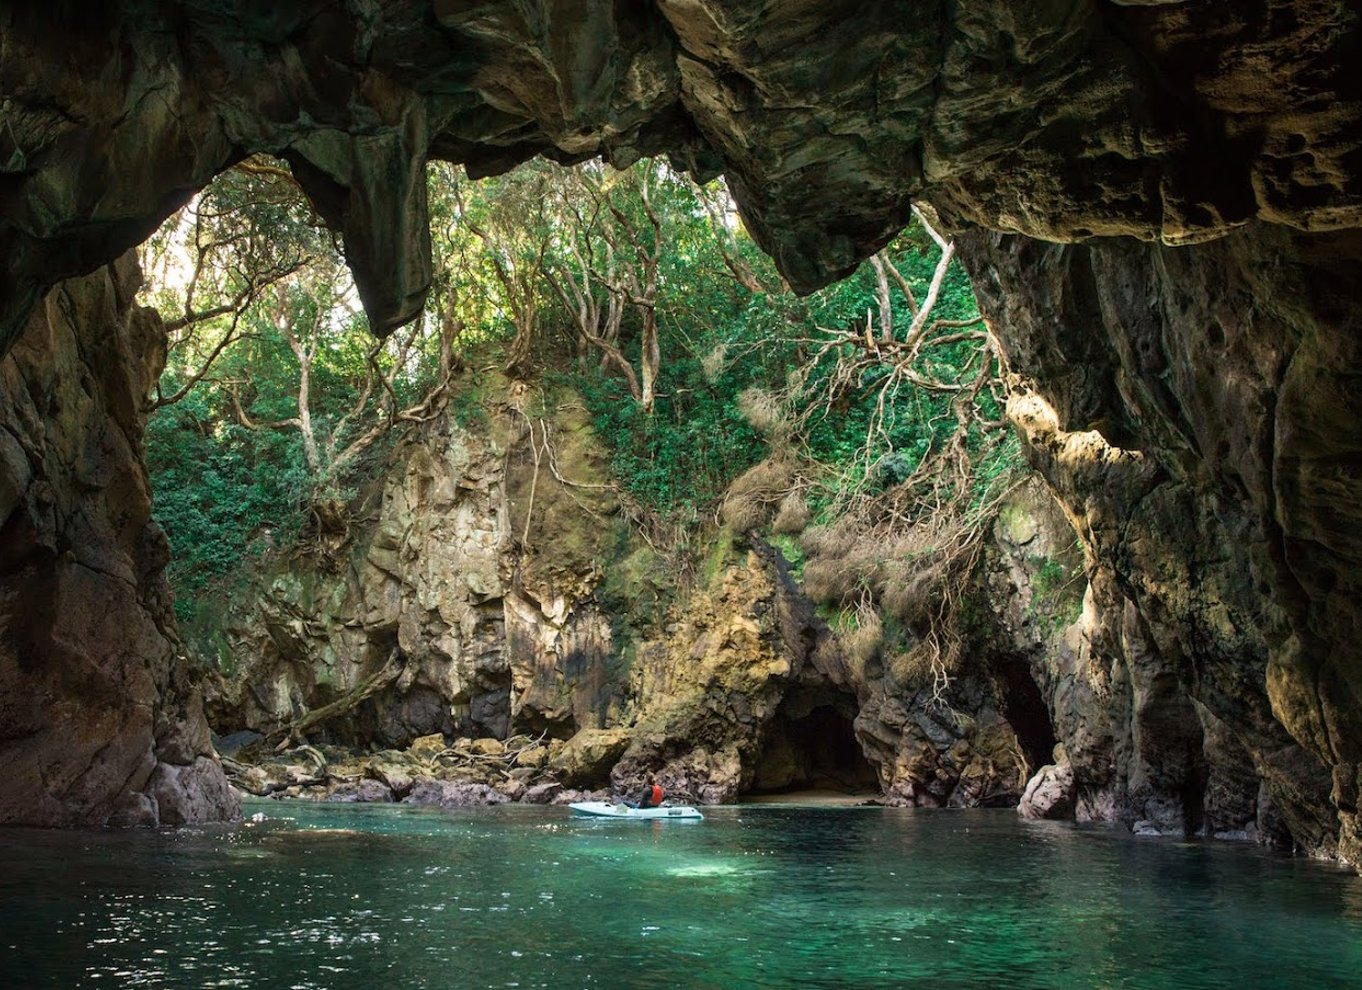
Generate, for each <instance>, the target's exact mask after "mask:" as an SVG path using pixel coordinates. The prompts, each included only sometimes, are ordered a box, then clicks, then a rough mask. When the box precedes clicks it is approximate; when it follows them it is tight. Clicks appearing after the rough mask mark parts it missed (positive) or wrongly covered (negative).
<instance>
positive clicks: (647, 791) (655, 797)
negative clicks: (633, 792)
mask: <svg viewBox="0 0 1362 990" xmlns="http://www.w3.org/2000/svg"><path fill="white" fill-rule="evenodd" d="M666 796H667V792H666V791H664V790H663V789H662V785H661V784H659V783H657V782H656V781H649V782H648V783H646V784H644V785H643V790H642V791H640V792H639V795H638V798H637V799H636V800H633V801H625V802H624V803H625V804H627V805H628V806H629V807H631V808H660V807H661V806H662V801H663V799H664V798H665V797H666Z"/></svg>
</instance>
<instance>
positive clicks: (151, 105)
mask: <svg viewBox="0 0 1362 990" xmlns="http://www.w3.org/2000/svg"><path fill="white" fill-rule="evenodd" d="M0 35H2V36H3V44H0V100H3V102H2V103H0V107H2V108H3V109H2V116H3V119H0V352H2V351H3V350H4V349H6V348H7V347H8V346H9V343H10V342H11V341H12V339H13V337H14V335H15V334H16V333H17V332H18V330H19V329H20V328H21V327H22V325H23V322H24V319H25V317H26V315H27V313H28V312H29V311H30V310H31V308H32V306H33V305H34V303H35V302H36V300H37V299H38V298H40V296H41V295H42V293H43V292H44V291H45V290H46V289H47V288H48V287H49V286H51V285H52V284H54V283H55V282H56V281H58V280H59V279H61V278H64V277H68V276H71V275H75V274H79V273H83V272H87V271H90V270H92V269H93V268H95V267H97V266H98V265H100V264H102V263H104V262H107V261H110V260H112V259H113V258H115V257H117V256H118V255H119V254H121V253H122V252H123V251H124V250H126V249H127V248H129V247H131V246H133V245H134V244H136V243H138V242H140V241H141V240H142V239H144V238H145V237H146V236H147V235H148V234H150V233H151V231H152V230H154V229H155V227H156V226H157V224H159V223H160V222H161V220H163V219H164V218H165V217H166V216H167V215H169V213H170V212H172V211H173V210H174V209H176V208H177V207H178V206H180V205H181V204H182V203H184V202H185V200H186V199H187V198H188V197H189V196H190V195H192V193H193V192H194V191H195V190H197V189H200V188H202V187H203V186H204V185H205V184H206V183H207V182H208V181H209V180H210V179H211V178H212V177H213V176H214V175H215V174H217V173H218V172H220V171H222V170H223V169H225V168H227V167H229V166H230V165H231V164H233V163H234V162H236V161H238V160H239V159H241V158H242V157H243V156H245V155H248V154H251V153H254V152H270V153H272V154H276V155H280V156H282V157H283V158H285V159H287V160H288V162H289V163H290V165H291V166H292V168H293V170H294V173H295V175H296V176H297V178H298V180H299V181H300V182H301V183H302V185H303V187H304V188H305V189H306V191H307V192H308V194H309V195H310V196H311V197H312V199H313V200H314V202H315V203H316V205H317V207H318V209H319V210H320V211H321V213H322V214H323V215H324V216H325V218H326V219H327V221H328V222H329V223H331V224H332V225H333V226H334V227H336V228H337V229H338V230H340V231H341V232H342V233H343V235H344V239H345V246H346V254H347V257H348V260H349V263H350V265H351V267H352V268H353V270H354V273H355V278H356V281H357V283H358V286H359V289H360V293H361V295H362V297H363V300H364V304H365V306H366V308H367V309H368V311H369V314H370V317H371V320H372V323H373V326H374V327H375V329H376V330H377V331H378V332H380V333H382V332H386V331H388V330H390V329H392V328H393V327H395V326H398V325H400V324H401V323H403V322H405V321H407V320H409V319H411V318H412V317H414V316H415V314H416V313H417V312H418V311H419V309H420V307H421V305H422V301H423V300H424V297H425V294H426V292H427V291H428V289H429V286H430V261H429V243H428V239H429V234H428V224H427V219H426V204H425V183H424V178H423V174H424V165H425V162H426V161H427V160H428V159H431V158H437V159H444V160H449V161H455V162H462V163H465V164H466V165H467V167H468V170H469V172H470V173H471V174H473V175H475V176H477V175H487V174H492V173H496V172H500V171H504V170H506V169H508V168H511V167H512V166H514V165H515V164H517V163H518V162H521V161H523V160H525V159H527V158H530V157H532V156H534V155H544V156H547V157H550V158H554V159H557V160H559V161H564V162H571V161H578V160H582V159H586V158H590V157H593V156H598V155H599V156H603V157H605V158H606V159H608V160H610V161H612V162H614V163H616V164H618V165H625V164H628V163H629V162H632V161H634V160H635V159H637V158H638V157H639V156H641V155H652V154H659V153H666V154H668V155H670V156H671V157H672V159H673V160H674V161H675V162H676V163H677V165H678V166H680V167H682V168H686V169H689V170H690V171H692V172H693V173H694V174H696V175H698V176H701V177H704V176H709V175H713V174H715V173H717V172H719V171H720V170H722V171H724V172H725V173H726V174H727V176H728V178H729V180H730V183H731V185H732V187H733V191H734V194H735V196H736V198H737V200H738V202H739V204H740V206H741V209H742V212H743V216H744V218H745V220H746V222H747V224H748V226H749V228H750V229H751V231H752V233H753V234H754V236H755V237H756V238H757V240H758V241H759V242H760V244H761V245H762V246H763V247H764V248H765V249H766V250H767V251H768V252H770V253H771V255H772V256H773V257H774V258H775V259H776V261H777V263H778V264H779V266H780V268H781V270H782V271H783V272H784V273H785V275H786V277H787V278H788V279H789V280H790V282H791V284H792V285H794V286H795V287H796V288H797V289H801V290H811V289H813V288H816V287H818V286H820V285H822V284H824V283H826V282H829V281H831V280H833V279H836V278H837V277H839V276H841V275H843V274H845V273H847V272H848V271H849V270H850V269H851V268H852V267H853V266H854V265H855V264H856V263H857V262H858V261H859V260H860V259H861V258H863V257H865V256H866V255H868V254H870V253H871V252H873V251H875V250H876V249H877V248H879V247H880V246H881V245H883V244H884V243H885V242H886V241H887V240H888V239H889V238H890V237H891V236H892V235H893V234H894V233H895V232H896V231H897V230H899V229H900V228H901V227H902V226H903V225H904V224H905V223H906V221H907V219H908V216H909V203H910V201H911V200H913V199H926V200H930V201H931V202H932V203H933V204H934V205H935V206H936V207H937V208H938V210H939V211H941V213H942V214H943V215H944V217H945V219H946V221H947V222H948V223H951V224H956V225H959V224H977V225H982V226H986V227H991V228H994V229H997V230H1002V231H1012V232H1020V233H1025V234H1028V235H1031V236H1035V237H1041V238H1047V239H1054V240H1073V239H1082V238H1086V237H1091V236H1111V235H1131V236H1134V237H1137V238H1141V239H1145V240H1154V239H1161V240H1163V241H1164V242H1166V243H1170V244H1180V243H1187V242H1195V241H1198V240H1202V239H1206V238H1211V237H1215V236H1217V235H1219V234H1222V233H1224V232H1226V231H1227V230H1229V229H1231V228H1233V227H1235V226H1236V225H1239V224H1243V223H1245V222H1246V221H1249V220H1251V219H1253V218H1261V219H1263V220H1266V221H1269V222H1271V223H1275V224H1285V225H1288V226H1291V227H1295V228H1299V229H1304V230H1315V229H1328V228H1337V227H1344V226H1354V225H1357V224H1358V222H1359V217H1360V216H1362V98H1360V97H1362V73H1358V72H1357V71H1356V65H1357V56H1358V55H1359V54H1362V42H1360V41H1359V28H1358V23H1357V13H1356V11H1355V9H1354V7H1353V5H1350V4H1343V3H1335V2H1319V0H1313V2H1312V0H1296V2H1289V0H1244V2H1241V3H1235V4H1223V3H1214V2H1209V0H1188V2H1172V3H1169V2H1152V0H1151V2H1136V0H1122V2H1116V0H1045V2H1035V3H1025V4H1017V3H1014V2H1010V0H961V2H952V3H945V2H931V0H898V2H888V0H886V2H880V3H863V2H846V0H834V2H826V0H820V2H817V3H811V2H808V0H773V2H767V3H761V4H753V3H750V2H747V0H656V2H651V3H649V2H640V3H629V4H622V3H616V2H613V0H610V2H607V0H573V2H562V0H539V2H533V3H511V2H498V0H493V2H470V0H437V2H435V3H421V2H414V0H395V2H387V3H381V4H380V3H372V2H359V0H351V2H347V3H334V2H320V0H285V2H268V3H266V2H261V0H236V2H232V0H212V2H208V0H191V2H181V3H170V2H157V0H122V2H110V3H104V4H95V5H91V4H85V3H78V2H74V0H54V2H50V3H45V4H25V3H6V4H5V5H4V6H3V8H0Z"/></svg>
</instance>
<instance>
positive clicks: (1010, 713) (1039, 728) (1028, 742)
mask: <svg viewBox="0 0 1362 990" xmlns="http://www.w3.org/2000/svg"><path fill="white" fill-rule="evenodd" d="M992 667H993V677H994V681H995V686H996V688H997V698H998V705H999V709H1000V710H1001V712H1002V716H1003V718H1004V719H1006V720H1007V724H1008V725H1010V726H1011V727H1012V731H1013V732H1014V733H1016V735H1017V742H1018V743H1019V744H1020V745H1021V748H1022V753H1023V754H1024V755H1025V756H1026V762H1027V765H1028V766H1029V767H1030V769H1031V772H1033V773H1034V772H1035V771H1036V769H1037V768H1039V767H1043V766H1045V765H1046V764H1048V763H1050V762H1051V760H1053V758H1054V756H1053V754H1054V749H1055V743H1056V742H1057V741H1058V739H1057V738H1056V736H1055V726H1054V722H1053V721H1052V720H1051V718H1050V707H1049V705H1047V704H1046V701H1045V696H1044V694H1042V693H1041V689H1040V685H1038V684H1037V683H1036V679H1035V677H1034V676H1033V675H1032V673H1031V665H1030V664H1029V663H1028V662H1027V660H1026V658H1025V657H1023V656H1021V655H1019V654H1011V653H1009V654H1005V655H1003V656H1001V657H994V658H993V661H992Z"/></svg>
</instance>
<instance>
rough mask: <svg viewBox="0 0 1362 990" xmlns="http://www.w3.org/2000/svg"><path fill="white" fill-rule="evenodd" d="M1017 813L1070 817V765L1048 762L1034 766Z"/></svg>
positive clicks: (1056, 817)
mask: <svg viewBox="0 0 1362 990" xmlns="http://www.w3.org/2000/svg"><path fill="white" fill-rule="evenodd" d="M1017 813H1018V814H1019V815H1021V816H1022V817H1023V818H1054V819H1069V818H1073V815H1074V772H1073V768H1072V767H1071V766H1069V764H1067V763H1052V764H1050V765H1048V766H1043V767H1041V768H1040V769H1039V770H1037V771H1036V772H1035V774H1034V775H1033V776H1032V777H1031V779H1030V780H1029V781H1028V782H1027V784H1026V792H1025V793H1024V794H1023V795H1022V799H1021V803H1020V804H1019V805H1017Z"/></svg>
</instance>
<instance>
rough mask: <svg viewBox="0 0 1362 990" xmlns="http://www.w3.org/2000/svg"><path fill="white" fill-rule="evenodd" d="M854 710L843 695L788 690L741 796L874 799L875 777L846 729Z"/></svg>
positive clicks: (851, 700) (853, 704) (852, 732)
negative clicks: (828, 794) (827, 794)
mask: <svg viewBox="0 0 1362 990" xmlns="http://www.w3.org/2000/svg"><path fill="white" fill-rule="evenodd" d="M856 711H857V708H856V702H855V699H854V698H852V697H851V696H850V695H847V694H842V693H840V692H835V691H830V690H826V689H824V690H811V689H796V690H794V691H792V692H791V693H790V694H788V695H787V696H786V698H785V700H784V701H783V702H781V705H780V707H779V708H778V709H777V710H776V714H775V717H774V718H772V719H771V722H770V724H769V725H768V726H767V727H766V733H765V737H764V739H763V741H762V747H761V753H760V755H759V757H758V759H757V765H756V767H755V769H754V772H753V774H752V781H751V783H750V784H749V785H748V787H747V788H746V791H745V792H746V793H748V794H782V793H789V792H791V791H801V790H834V791H842V792H843V793H846V794H860V793H867V792H869V793H875V794H878V793H879V790H880V780H879V774H878V773H876V771H875V768H874V767H873V766H872V765H871V763H870V761H869V760H867V759H866V757H865V752H864V751H863V750H862V749H861V744H860V742H859V741H858V740H857V739H856V733H855V730H854V729H853V726H852V723H853V720H854V719H855V717H856Z"/></svg>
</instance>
